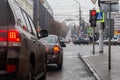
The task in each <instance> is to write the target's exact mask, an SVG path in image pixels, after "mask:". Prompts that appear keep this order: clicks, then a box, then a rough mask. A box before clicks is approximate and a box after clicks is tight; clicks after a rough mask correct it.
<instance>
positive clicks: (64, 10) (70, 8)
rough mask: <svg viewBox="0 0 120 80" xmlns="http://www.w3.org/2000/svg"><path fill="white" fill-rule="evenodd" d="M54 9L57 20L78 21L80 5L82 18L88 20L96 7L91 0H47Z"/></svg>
mask: <svg viewBox="0 0 120 80" xmlns="http://www.w3.org/2000/svg"><path fill="white" fill-rule="evenodd" d="M47 1H48V3H49V4H50V6H51V7H52V9H53V13H54V18H55V19H56V20H61V21H63V20H65V19H78V15H79V4H80V6H81V11H82V13H81V14H82V17H83V18H84V19H85V20H88V17H89V16H88V14H89V10H90V9H93V8H94V7H96V5H93V3H92V2H91V0H76V1H78V2H75V0H47Z"/></svg>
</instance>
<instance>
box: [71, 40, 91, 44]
mask: <svg viewBox="0 0 120 80" xmlns="http://www.w3.org/2000/svg"><path fill="white" fill-rule="evenodd" d="M89 42H90V41H89V40H86V39H83V38H78V39H77V40H74V41H73V43H74V44H79V45H80V44H89Z"/></svg>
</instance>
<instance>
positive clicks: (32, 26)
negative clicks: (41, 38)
mask: <svg viewBox="0 0 120 80" xmlns="http://www.w3.org/2000/svg"><path fill="white" fill-rule="evenodd" d="M28 19H29V23H30V25H31V28H32V31H33V35H35V36H37V32H36V29H35V26H34V24H33V21H32V19H31V18H30V17H28Z"/></svg>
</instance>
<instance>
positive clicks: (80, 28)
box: [74, 0, 82, 34]
mask: <svg viewBox="0 0 120 80" xmlns="http://www.w3.org/2000/svg"><path fill="white" fill-rule="evenodd" d="M74 1H75V2H76V3H77V4H78V5H79V34H80V32H81V31H82V26H81V23H82V21H81V20H82V19H81V6H80V3H79V2H78V1H76V0H74Z"/></svg>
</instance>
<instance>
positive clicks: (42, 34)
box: [38, 30, 48, 38]
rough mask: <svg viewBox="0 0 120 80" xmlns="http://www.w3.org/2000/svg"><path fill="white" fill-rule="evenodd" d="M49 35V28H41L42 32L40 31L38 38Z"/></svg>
mask: <svg viewBox="0 0 120 80" xmlns="http://www.w3.org/2000/svg"><path fill="white" fill-rule="evenodd" d="M47 36H48V31H47V30H40V33H38V38H44V37H47Z"/></svg>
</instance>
